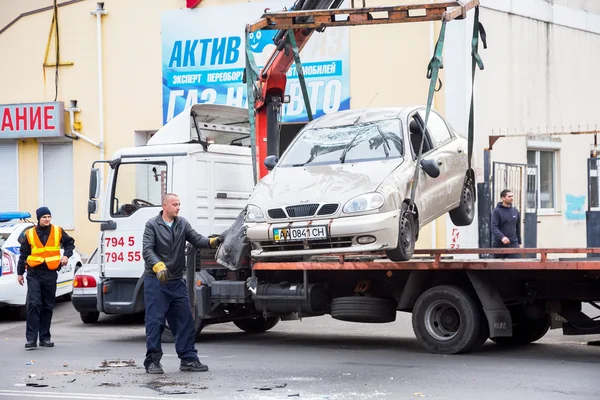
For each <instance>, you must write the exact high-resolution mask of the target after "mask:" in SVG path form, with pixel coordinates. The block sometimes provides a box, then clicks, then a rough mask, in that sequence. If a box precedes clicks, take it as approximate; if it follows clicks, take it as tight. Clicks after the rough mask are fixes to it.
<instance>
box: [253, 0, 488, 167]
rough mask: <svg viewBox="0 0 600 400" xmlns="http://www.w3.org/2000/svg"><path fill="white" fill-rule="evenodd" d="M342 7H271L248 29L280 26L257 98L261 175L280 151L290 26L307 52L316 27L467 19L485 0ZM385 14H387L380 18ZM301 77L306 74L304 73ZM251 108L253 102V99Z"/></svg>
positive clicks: (328, 1) (329, 0)
mask: <svg viewBox="0 0 600 400" xmlns="http://www.w3.org/2000/svg"><path fill="white" fill-rule="evenodd" d="M362 1H363V7H362V8H354V0H352V6H353V8H348V9H340V8H339V7H340V5H341V4H342V2H343V0H313V1H311V0H298V1H297V2H296V3H295V4H294V7H293V9H294V11H278V12H270V11H267V10H266V11H267V12H265V14H263V16H262V17H261V19H260V20H258V21H257V22H255V23H253V24H249V25H247V26H246V32H247V33H250V32H255V31H258V30H263V29H264V30H279V31H280V32H279V34H278V35H276V36H275V39H274V40H275V44H276V45H277V48H276V49H275V50H274V52H273V54H272V55H271V57H269V60H268V61H267V63H266V64H265V66H264V67H263V69H262V70H261V71H260V73H259V76H258V89H259V93H258V95H257V98H256V99H255V102H254V111H255V115H256V126H255V130H256V142H257V143H256V147H257V159H256V162H257V163H258V168H259V174H258V175H259V176H258V179H260V178H262V177H264V176H265V175H266V174H267V170H266V167H265V166H264V165H263V163H262V161H263V160H264V158H265V157H266V156H268V155H277V156H278V155H279V116H280V113H281V105H282V104H283V100H284V92H285V87H286V84H287V78H286V73H287V71H288V70H289V68H290V67H291V65H292V63H293V62H294V54H293V53H292V51H290V50H289V49H288V48H286V47H285V46H286V31H287V30H290V29H291V30H293V32H294V38H295V41H296V44H297V48H298V51H301V50H302V49H303V48H304V46H305V45H306V43H307V42H308V40H309V39H310V38H311V36H312V34H313V33H314V31H315V30H320V31H322V30H324V29H325V28H326V27H335V26H354V25H377V24H390V23H403V22H425V21H441V20H445V21H451V20H454V19H464V18H465V17H466V15H467V12H468V11H469V10H470V9H472V8H474V7H476V6H478V5H479V0H471V1H449V2H444V3H426V4H411V5H401V6H384V7H365V6H364V5H365V3H364V0H362ZM380 15H384V16H383V17H380ZM299 76H300V79H303V76H302V75H301V74H299ZM248 107H252V105H250V104H248Z"/></svg>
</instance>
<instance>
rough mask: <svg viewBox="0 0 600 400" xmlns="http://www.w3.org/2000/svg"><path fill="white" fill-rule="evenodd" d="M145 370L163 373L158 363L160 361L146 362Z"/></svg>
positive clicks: (151, 372) (150, 372)
mask: <svg viewBox="0 0 600 400" xmlns="http://www.w3.org/2000/svg"><path fill="white" fill-rule="evenodd" d="M146 372H147V373H149V374H158V375H160V374H164V373H165V372H164V371H163V369H162V366H161V365H160V363H157V362H155V361H153V362H151V363H150V364H148V365H147V366H146Z"/></svg>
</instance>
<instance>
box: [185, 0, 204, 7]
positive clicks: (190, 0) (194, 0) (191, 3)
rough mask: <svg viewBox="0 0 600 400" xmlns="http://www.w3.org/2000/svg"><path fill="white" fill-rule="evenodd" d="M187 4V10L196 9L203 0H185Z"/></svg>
mask: <svg viewBox="0 0 600 400" xmlns="http://www.w3.org/2000/svg"><path fill="white" fill-rule="evenodd" d="M185 2H186V3H185V6H186V7H187V8H196V7H198V5H199V4H200V3H202V0H185Z"/></svg>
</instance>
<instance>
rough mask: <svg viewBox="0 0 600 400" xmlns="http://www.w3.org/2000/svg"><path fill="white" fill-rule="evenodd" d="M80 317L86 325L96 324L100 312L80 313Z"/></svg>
mask: <svg viewBox="0 0 600 400" xmlns="http://www.w3.org/2000/svg"><path fill="white" fill-rule="evenodd" d="M79 317H80V318H81V321H82V322H83V323H84V324H95V323H96V322H98V318H100V313H99V312H93V311H92V312H82V313H79Z"/></svg>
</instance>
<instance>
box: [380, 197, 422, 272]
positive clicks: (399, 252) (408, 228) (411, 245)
mask: <svg viewBox="0 0 600 400" xmlns="http://www.w3.org/2000/svg"><path fill="white" fill-rule="evenodd" d="M399 229H400V231H399V232H398V247H397V248H395V249H393V250H387V251H386V255H387V257H388V258H389V259H390V260H392V261H408V260H410V259H411V258H412V256H413V253H414V251H415V240H416V227H415V217H414V215H413V214H412V213H411V212H408V210H407V206H406V204H405V205H403V206H402V212H401V216H400V228H399Z"/></svg>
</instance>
